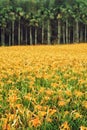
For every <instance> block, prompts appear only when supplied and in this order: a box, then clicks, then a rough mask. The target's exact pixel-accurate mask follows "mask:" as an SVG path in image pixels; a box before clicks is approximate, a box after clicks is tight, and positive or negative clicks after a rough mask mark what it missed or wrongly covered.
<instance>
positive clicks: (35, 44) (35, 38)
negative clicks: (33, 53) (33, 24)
mask: <svg viewBox="0 0 87 130" xmlns="http://www.w3.org/2000/svg"><path fill="white" fill-rule="evenodd" d="M36 44H37V28H35V45H36Z"/></svg>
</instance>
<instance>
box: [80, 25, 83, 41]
mask: <svg viewBox="0 0 87 130" xmlns="http://www.w3.org/2000/svg"><path fill="white" fill-rule="evenodd" d="M82 29H83V28H82V26H81V27H80V42H83V31H82Z"/></svg>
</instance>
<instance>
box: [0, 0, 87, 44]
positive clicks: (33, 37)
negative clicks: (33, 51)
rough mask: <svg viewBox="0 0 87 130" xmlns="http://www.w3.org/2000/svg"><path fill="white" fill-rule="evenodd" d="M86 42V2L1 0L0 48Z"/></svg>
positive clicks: (66, 0)
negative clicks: (5, 46) (0, 46)
mask: <svg viewBox="0 0 87 130" xmlns="http://www.w3.org/2000/svg"><path fill="white" fill-rule="evenodd" d="M80 42H87V0H84V1H83V0H73V1H72V0H65V1H64V0H44V1H43V0H1V1H0V45H3V46H4V45H9V46H10V45H36V44H55V43H56V44H60V43H63V44H66V43H80Z"/></svg>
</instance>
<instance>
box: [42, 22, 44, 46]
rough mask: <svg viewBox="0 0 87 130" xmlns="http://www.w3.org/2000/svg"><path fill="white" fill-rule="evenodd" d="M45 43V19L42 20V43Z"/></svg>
mask: <svg viewBox="0 0 87 130" xmlns="http://www.w3.org/2000/svg"><path fill="white" fill-rule="evenodd" d="M43 43H44V21H43V22H42V44H43Z"/></svg>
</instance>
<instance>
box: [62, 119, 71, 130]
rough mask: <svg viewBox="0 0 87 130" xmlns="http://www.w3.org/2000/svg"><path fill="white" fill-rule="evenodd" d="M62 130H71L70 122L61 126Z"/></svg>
mask: <svg viewBox="0 0 87 130" xmlns="http://www.w3.org/2000/svg"><path fill="white" fill-rule="evenodd" d="M60 130H70V127H69V124H68V122H67V121H66V122H64V123H63V124H62V125H61V126H60Z"/></svg>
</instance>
